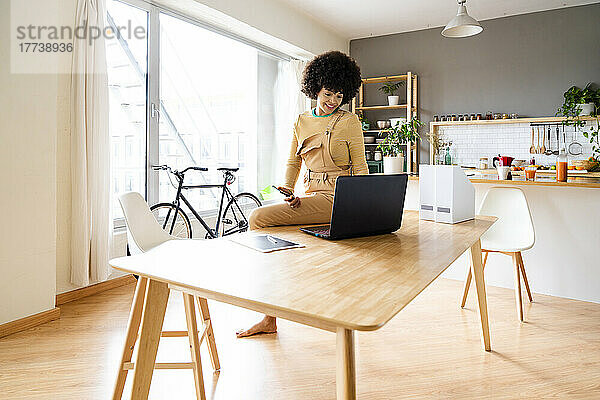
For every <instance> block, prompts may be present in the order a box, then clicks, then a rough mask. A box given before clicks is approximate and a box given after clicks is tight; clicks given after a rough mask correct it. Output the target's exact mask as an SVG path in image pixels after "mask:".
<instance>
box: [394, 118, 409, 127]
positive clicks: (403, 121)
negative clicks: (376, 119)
mask: <svg viewBox="0 0 600 400" xmlns="http://www.w3.org/2000/svg"><path fill="white" fill-rule="evenodd" d="M404 123H406V118H390V126H396V124H399V125H400V126H401V125H403V124H404Z"/></svg>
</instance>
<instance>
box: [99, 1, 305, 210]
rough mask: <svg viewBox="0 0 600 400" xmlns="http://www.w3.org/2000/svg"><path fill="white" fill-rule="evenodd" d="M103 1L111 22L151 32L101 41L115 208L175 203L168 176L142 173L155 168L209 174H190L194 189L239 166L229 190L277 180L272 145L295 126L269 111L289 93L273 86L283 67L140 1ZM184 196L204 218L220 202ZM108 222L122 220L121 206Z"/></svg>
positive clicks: (215, 197) (278, 60) (212, 195)
mask: <svg viewBox="0 0 600 400" xmlns="http://www.w3.org/2000/svg"><path fill="white" fill-rule="evenodd" d="M107 3H108V7H107V8H108V16H107V23H108V24H109V25H111V26H114V27H118V26H127V25H128V22H129V21H131V25H132V26H134V27H136V26H143V27H145V28H146V32H147V35H146V37H145V38H144V39H137V38H130V37H129V36H124V35H123V36H122V37H121V38H119V39H116V38H115V39H113V40H111V41H107V59H108V64H109V84H110V112H111V114H110V134H111V141H112V142H111V149H112V154H111V157H112V158H111V165H112V177H113V179H111V181H112V182H113V188H112V190H113V194H114V195H115V196H114V198H115V203H114V204H115V205H116V204H117V203H116V197H117V195H118V194H119V192H120V191H123V190H134V191H138V192H140V193H142V194H143V195H145V197H146V199H147V200H148V203H149V204H155V203H158V202H170V201H172V200H173V198H174V197H175V189H174V187H173V186H172V185H171V182H170V181H169V179H168V178H169V177H168V176H167V173H166V172H162V171H161V172H160V173H159V172H156V171H154V170H152V169H148V168H147V166H150V165H155V164H167V165H169V166H170V167H171V168H173V169H179V170H181V169H184V168H186V167H188V166H191V165H197V166H202V167H207V168H209V172H206V173H200V172H196V171H190V172H189V173H188V175H187V177H186V184H190V185H193V184H201V183H221V182H222V177H221V174H220V173H219V172H218V171H217V168H218V167H224V166H226V167H239V168H240V170H239V172H237V173H236V175H237V180H236V181H235V182H234V183H233V185H232V186H231V187H230V188H231V190H232V191H233V192H251V193H254V194H257V193H258V192H259V191H260V189H263V188H265V187H267V186H269V185H271V184H273V183H277V182H278V181H277V180H276V177H277V176H278V175H277V174H278V173H279V172H278V171H276V170H277V169H278V170H281V169H282V165H278V166H277V167H276V166H275V164H276V162H275V161H274V160H275V159H277V157H279V158H280V157H281V151H278V150H277V146H278V143H279V145H280V144H281V142H282V141H283V142H289V138H291V129H290V128H291V125H290V126H284V125H282V124H280V123H278V122H277V121H276V119H277V116H276V112H275V110H276V108H277V107H278V105H277V104H276V103H277V102H278V101H279V100H278V99H280V98H282V96H289V93H287V92H285V90H284V88H286V89H287V88H288V87H289V86H286V85H281V84H278V82H280V81H281V79H283V78H286V79H288V78H289V73H288V74H287V75H286V72H285V71H287V70H289V68H287V69H286V65H288V64H289V60H287V59H285V58H284V57H279V56H274V55H271V54H267V53H265V52H264V51H262V50H258V49H257V48H256V47H253V46H251V45H249V44H246V43H243V42H242V41H239V40H235V39H232V38H230V37H228V36H225V35H223V34H220V33H217V32H215V31H213V30H212V29H208V28H206V27H204V26H202V25H200V24H199V23H197V22H195V21H193V20H190V19H187V18H185V17H180V16H179V15H176V14H173V13H171V12H170V11H167V10H163V9H160V8H158V7H157V6H153V5H150V4H148V3H145V2H141V1H139V0H128V1H117V0H109V1H108V2H107ZM294 79H295V77H294ZM153 110H156V112H153ZM286 152H287V148H286ZM188 178H189V180H188ZM186 197H187V198H188V199H189V200H190V202H191V203H192V204H193V205H194V207H195V208H196V209H197V210H198V211H201V212H208V213H210V212H216V209H217V207H218V201H219V200H220V196H219V193H218V192H217V191H214V192H213V191H210V190H206V191H204V190H192V191H188V192H187V193H186ZM114 215H115V216H116V217H117V218H121V219H122V215H121V212H120V207H118V206H116V207H115V212H114ZM190 217H191V214H190Z"/></svg>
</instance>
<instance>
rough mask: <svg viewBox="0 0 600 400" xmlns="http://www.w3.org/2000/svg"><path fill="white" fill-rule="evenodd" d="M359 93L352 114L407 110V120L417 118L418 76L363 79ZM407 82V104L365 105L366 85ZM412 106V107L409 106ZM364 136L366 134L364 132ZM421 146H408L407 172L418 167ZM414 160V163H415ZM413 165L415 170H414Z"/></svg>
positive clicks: (353, 102)
mask: <svg viewBox="0 0 600 400" xmlns="http://www.w3.org/2000/svg"><path fill="white" fill-rule="evenodd" d="M361 81H362V82H361V85H360V88H359V91H358V104H357V99H356V98H354V99H352V112H353V113H355V114H358V113H362V112H364V111H371V110H406V120H407V121H410V120H411V119H412V117H414V116H417V114H418V106H417V104H418V103H417V83H418V79H417V74H413V73H412V72H410V71H409V72H407V73H406V74H403V75H390V76H378V77H373V78H363V79H362V80H361ZM398 81H405V82H406V104H398V105H395V106H389V105H388V106H386V105H379V106H377V105H375V106H366V105H365V104H364V98H365V85H368V84H373V83H385V82H398ZM409 105H410V106H409ZM363 134H364V132H363ZM418 148H419V146H418V144H417V143H414V144H412V145H411V144H406V172H409V173H410V172H414V171H416V168H417V166H418V152H417V150H418ZM413 160H414V163H413ZM413 164H414V166H415V168H413Z"/></svg>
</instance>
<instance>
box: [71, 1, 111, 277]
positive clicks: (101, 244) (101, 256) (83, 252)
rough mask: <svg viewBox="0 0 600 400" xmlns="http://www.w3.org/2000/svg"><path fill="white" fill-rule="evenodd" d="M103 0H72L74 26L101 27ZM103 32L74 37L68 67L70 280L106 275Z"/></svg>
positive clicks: (107, 157) (107, 159)
mask: <svg viewBox="0 0 600 400" xmlns="http://www.w3.org/2000/svg"><path fill="white" fill-rule="evenodd" d="M105 15H106V3H105V0H78V1H77V19H76V22H75V26H77V27H80V26H83V27H85V28H86V31H88V29H87V28H88V27H89V26H95V27H97V28H99V29H100V30H101V31H103V30H104V18H105ZM104 46H105V41H104V37H102V35H101V37H99V38H97V39H94V40H90V41H87V40H83V39H80V40H77V39H76V40H75V41H74V46H73V64H72V68H71V73H72V77H71V196H72V197H71V201H72V205H71V282H72V283H73V284H75V285H78V286H86V285H89V284H90V283H94V282H100V281H103V280H106V279H107V278H108V274H109V266H108V256H109V251H110V249H109V247H110V243H111V241H112V240H111V239H112V238H111V236H112V225H111V224H110V221H112V218H111V215H110V143H109V134H108V86H107V71H106V70H107V68H106V51H105V47H104Z"/></svg>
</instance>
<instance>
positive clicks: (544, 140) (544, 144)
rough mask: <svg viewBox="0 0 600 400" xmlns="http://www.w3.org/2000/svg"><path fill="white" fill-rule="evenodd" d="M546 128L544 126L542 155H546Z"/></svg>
mask: <svg viewBox="0 0 600 400" xmlns="http://www.w3.org/2000/svg"><path fill="white" fill-rule="evenodd" d="M545 130H546V129H545V127H543V126H542V147H540V154H546V132H545Z"/></svg>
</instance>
